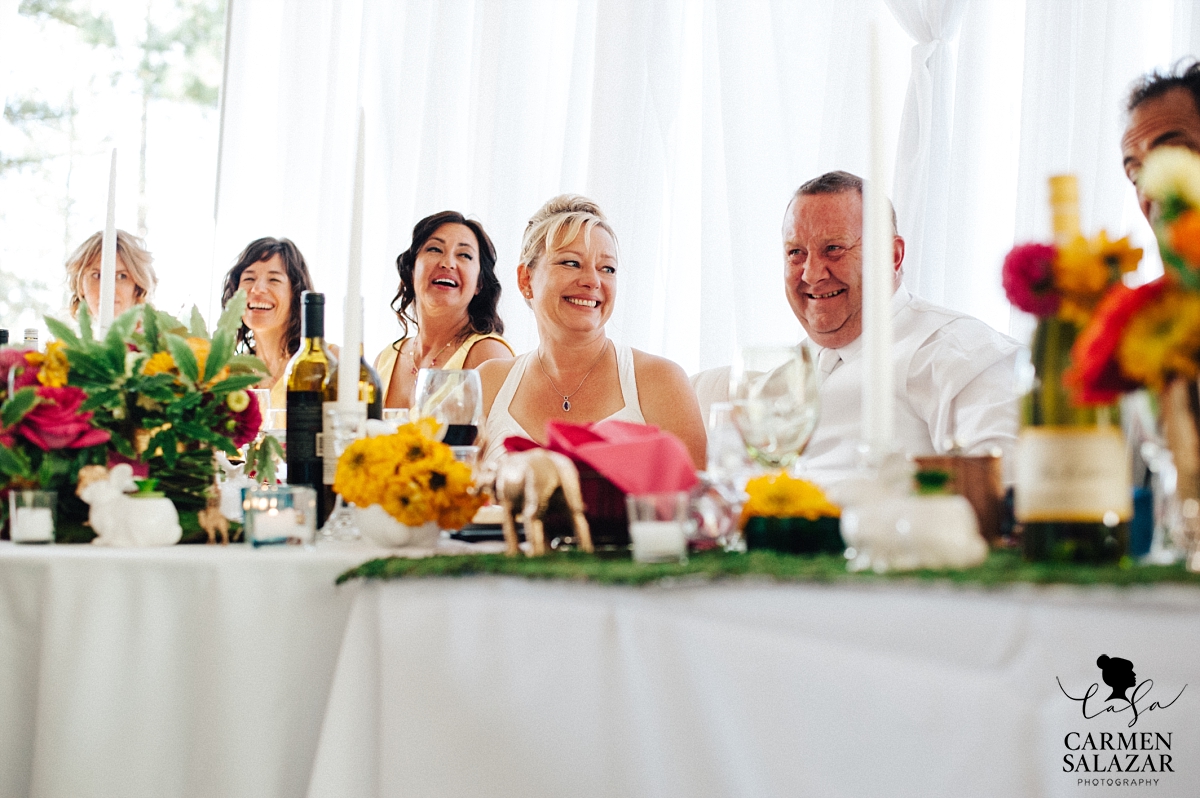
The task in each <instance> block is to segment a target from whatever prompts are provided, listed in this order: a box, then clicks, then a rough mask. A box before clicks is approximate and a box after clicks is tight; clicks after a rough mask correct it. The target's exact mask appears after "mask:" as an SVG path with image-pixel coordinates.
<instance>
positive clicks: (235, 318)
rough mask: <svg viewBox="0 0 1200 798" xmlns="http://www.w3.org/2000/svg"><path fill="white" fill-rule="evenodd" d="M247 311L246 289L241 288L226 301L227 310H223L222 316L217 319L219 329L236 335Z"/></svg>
mask: <svg viewBox="0 0 1200 798" xmlns="http://www.w3.org/2000/svg"><path fill="white" fill-rule="evenodd" d="M245 313H246V290H245V289H244V288H241V289H238V292H237V293H236V294H234V295H233V296H231V297H230V298H229V301H228V302H226V303H225V310H223V311H221V318H220V319H218V320H217V330H218V331H220V330H225V331H227V332H229V333H230V334H231V335H233V336H235V337H236V335H237V331H238V328H239V327H241V326H242V316H243V315H245Z"/></svg>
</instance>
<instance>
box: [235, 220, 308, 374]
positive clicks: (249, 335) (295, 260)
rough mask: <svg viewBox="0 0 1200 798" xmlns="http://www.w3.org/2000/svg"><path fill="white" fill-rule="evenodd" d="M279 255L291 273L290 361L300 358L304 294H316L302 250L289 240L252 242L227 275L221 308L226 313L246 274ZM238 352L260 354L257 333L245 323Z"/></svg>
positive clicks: (288, 333) (241, 329) (288, 337)
mask: <svg viewBox="0 0 1200 798" xmlns="http://www.w3.org/2000/svg"><path fill="white" fill-rule="evenodd" d="M274 255H278V256H279V257H280V259H281V260H282V261H283V266H284V269H286V270H287V276H288V283H290V284H291V286H292V305H291V307H290V308H288V326H287V336H286V339H285V340H286V341H287V354H288V357H291V356H292V355H294V354H296V352H297V351H298V350H299V349H300V294H301V293H303V292H304V291H312V290H314V289H313V281H312V277H311V276H310V275H309V273H308V264H306V263H305V262H304V256H303V255H301V254H300V249H299V248H298V247H297V246H296V245H295V244H293V243H292V242H291V241H290V240H288V239H286V238H259V239H256V240H254V241H251V242H250V243H249V245H247V247H246V248H245V249H243V250H242V254H241V255H238V259H237V262H236V263H234V264H233V268H232V269H230V270H229V271H228V272H227V273H226V274H225V288H224V290H223V291H222V293H221V308H222V309H224V308H225V305H227V304H228V303H229V300H230V299H232V298H233V295H234V294H236V293H237V291H238V283H239V282H240V281H241V279H242V272H244V271H246V269H247V268H248V267H249V266H251V265H253V264H255V263H258V262H260V261H264V260H270V259H271V257H272V256H274ZM237 343H238V348H239V349H240V350H241V351H245V352H249V353H251V354H258V352H257V350H256V349H255V346H254V331H253V330H251V329H250V328H249V327H247V326H246V323H245V322H242V326H241V327H239V328H238V333H237Z"/></svg>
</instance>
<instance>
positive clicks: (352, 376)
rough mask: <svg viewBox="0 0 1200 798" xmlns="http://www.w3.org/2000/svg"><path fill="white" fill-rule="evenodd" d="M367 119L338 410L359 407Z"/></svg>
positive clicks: (361, 139) (358, 166)
mask: <svg viewBox="0 0 1200 798" xmlns="http://www.w3.org/2000/svg"><path fill="white" fill-rule="evenodd" d="M365 121H366V115H365V114H364V113H363V110H362V109H361V108H360V109H358V150H357V152H356V154H355V158H354V207H353V210H352V211H351V216H350V262H349V264H348V267H347V269H346V303H345V307H344V313H343V317H344V319H345V328H344V330H343V334H342V361H341V363H339V364H338V386H337V387H338V407H339V408H340V409H347V410H349V409H352V408H354V407H355V406H356V405H357V403H358V361H359V358H360V357H361V354H360V350H361V349H362V336H363V330H362V215H363V176H364V155H365V150H366V135H367V133H366V124H365Z"/></svg>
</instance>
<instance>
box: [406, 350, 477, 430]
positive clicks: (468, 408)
mask: <svg viewBox="0 0 1200 798" xmlns="http://www.w3.org/2000/svg"><path fill="white" fill-rule="evenodd" d="M413 395H414V399H415V401H414V402H413V407H415V408H417V412H418V415H419V416H420V417H421V418H435V419H437V421H438V423H439V424H441V425H442V427H443V428H444V429H445V432H444V434H443V435H442V443H445V444H446V445H447V446H470V445H471V444H473V443H475V438H476V436H477V435H478V434H479V425H480V424H481V423H482V421H483V384H482V383H480V382H479V372H477V371H475V370H474V369H421V370H420V371H419V372H417V384H416V387H415V389H414V393H413Z"/></svg>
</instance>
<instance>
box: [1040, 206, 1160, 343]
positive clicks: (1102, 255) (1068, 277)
mask: <svg viewBox="0 0 1200 798" xmlns="http://www.w3.org/2000/svg"><path fill="white" fill-rule="evenodd" d="M1141 259H1142V251H1141V250H1140V249H1137V248H1134V247H1130V246H1129V239H1128V238H1122V239H1119V240H1117V241H1109V240H1108V235H1107V234H1106V233H1105V232H1104V231H1103V230H1101V231H1100V233H1099V234H1097V235H1096V237H1095V238H1091V239H1087V238H1084V237H1083V236H1076V238H1075V239H1074V240H1072V241H1071V242H1070V243H1068V244H1066V245H1064V246H1062V247H1060V248H1059V250H1058V257H1057V258H1056V259H1055V261H1054V284H1055V285H1056V286H1057V287H1058V288H1059V290H1061V291H1062V292H1063V300H1062V306H1061V309H1060V312H1059V315H1060V316H1062V317H1063V318H1065V319H1068V320H1069V321H1074V322H1075V323H1076V324H1078V325H1080V326H1083V325H1084V324H1087V322H1088V319H1090V318H1091V316H1092V312H1093V311H1094V310H1095V308H1096V305H1097V303H1099V301H1100V297H1101V296H1103V294H1104V292H1105V291H1106V290H1108V287H1109V286H1111V285H1113V284H1114V283H1116V282H1118V281H1119V280H1120V279H1121V275H1123V274H1126V273H1127V272H1131V271H1133V270H1134V269H1136V268H1137V265H1138V262H1139V261H1141Z"/></svg>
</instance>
